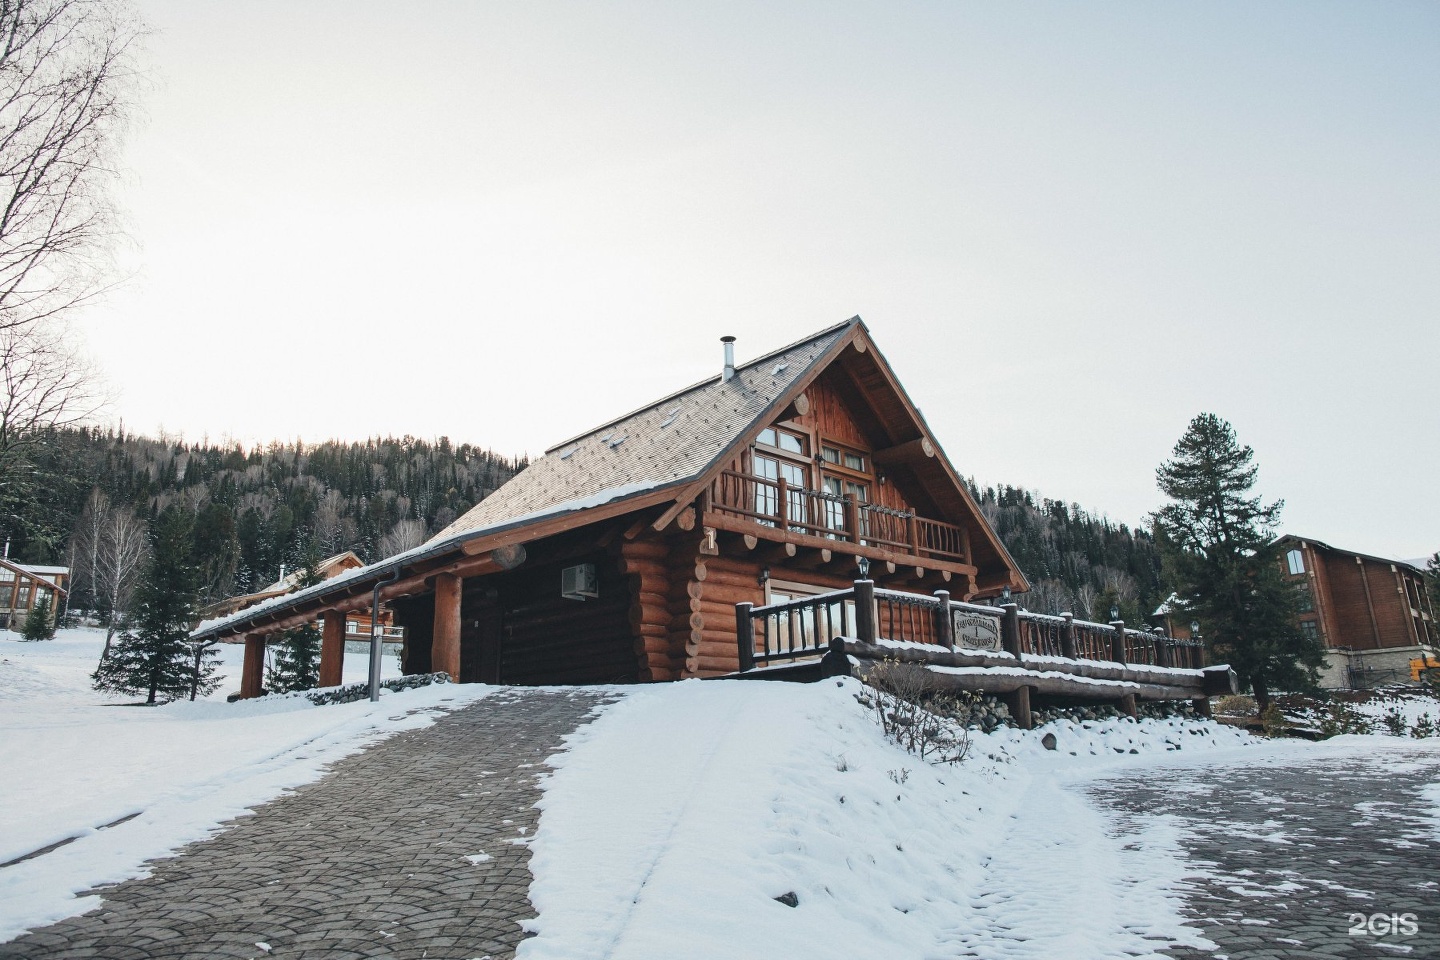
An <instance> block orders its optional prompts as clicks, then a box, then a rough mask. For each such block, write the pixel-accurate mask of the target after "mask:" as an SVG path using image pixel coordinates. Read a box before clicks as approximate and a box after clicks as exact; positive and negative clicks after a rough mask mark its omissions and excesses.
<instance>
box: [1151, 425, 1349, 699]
mask: <svg viewBox="0 0 1440 960" xmlns="http://www.w3.org/2000/svg"><path fill="white" fill-rule="evenodd" d="M1254 459H1255V452H1254V451H1253V450H1251V449H1250V448H1249V447H1247V446H1242V445H1240V443H1239V442H1238V441H1237V440H1236V438H1235V431H1234V429H1233V428H1232V427H1231V426H1230V424H1228V423H1226V422H1225V421H1224V420H1222V419H1221V418H1220V417H1217V416H1215V415H1214V414H1212V413H1202V414H1200V415H1199V416H1197V417H1196V418H1195V419H1194V420H1192V421H1190V426H1189V427H1188V428H1187V429H1186V431H1185V435H1184V436H1183V437H1181V438H1180V442H1179V443H1177V444H1176V445H1175V449H1174V451H1173V452H1172V455H1171V459H1170V460H1167V461H1166V462H1165V463H1163V464H1161V465H1160V468H1159V469H1158V470H1157V471H1156V479H1157V481H1158V483H1159V486H1160V491H1161V493H1163V494H1165V496H1167V497H1169V498H1170V501H1171V502H1170V503H1169V504H1168V505H1167V506H1165V507H1164V508H1162V509H1161V510H1160V511H1159V512H1158V513H1156V514H1155V515H1154V517H1153V519H1154V521H1155V527H1156V533H1157V536H1158V540H1159V544H1160V549H1161V555H1162V557H1163V561H1164V566H1165V572H1166V574H1167V575H1168V577H1169V579H1170V580H1171V582H1173V583H1174V584H1175V588H1176V590H1175V592H1176V593H1177V594H1178V596H1179V598H1180V600H1181V602H1182V603H1183V604H1184V605H1185V609H1186V611H1187V612H1188V613H1189V614H1190V615H1191V616H1193V617H1194V618H1195V619H1197V620H1199V621H1200V625H1201V633H1202V635H1203V636H1204V637H1205V639H1206V641H1207V643H1208V644H1209V646H1210V648H1211V649H1212V651H1213V652H1214V654H1215V655H1216V656H1217V657H1220V658H1223V659H1225V660H1227V661H1228V662H1229V663H1230V665H1231V666H1232V667H1233V668H1234V669H1235V672H1236V673H1237V674H1238V675H1239V676H1240V677H1241V679H1242V680H1243V681H1244V682H1246V683H1248V684H1249V685H1250V687H1251V688H1252V689H1253V690H1254V691H1255V699H1256V701H1257V703H1258V705H1259V708H1260V710H1261V711H1262V712H1263V711H1264V710H1265V708H1266V707H1268V706H1269V703H1270V691H1271V690H1272V689H1281V688H1304V687H1309V686H1313V685H1314V682H1315V671H1316V668H1318V667H1319V666H1320V665H1321V664H1322V663H1323V662H1324V655H1325V651H1324V647H1323V646H1322V645H1321V642H1320V640H1319V639H1318V638H1307V637H1306V636H1305V635H1304V634H1303V633H1301V632H1300V630H1299V628H1298V627H1297V626H1296V619H1295V618H1296V613H1297V611H1298V602H1299V594H1298V592H1297V591H1296V589H1295V587H1294V586H1292V585H1291V584H1290V583H1288V582H1287V581H1286V580H1285V579H1284V576H1283V573H1282V568H1281V561H1280V554H1279V547H1278V545H1277V544H1276V542H1275V527H1276V524H1277V523H1278V522H1279V518H1280V510H1281V508H1282V507H1283V506H1284V501H1283V500H1277V501H1275V502H1274V503H1272V504H1270V505H1268V506H1266V505H1264V504H1262V503H1261V499H1260V497H1259V496H1252V495H1251V490H1252V489H1253V487H1254V486H1255V478H1256V475H1257V473H1258V472H1259V468H1258V467H1257V466H1256V465H1255V463H1254Z"/></svg>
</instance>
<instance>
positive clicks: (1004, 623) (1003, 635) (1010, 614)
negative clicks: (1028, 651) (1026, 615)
mask: <svg viewBox="0 0 1440 960" xmlns="http://www.w3.org/2000/svg"><path fill="white" fill-rule="evenodd" d="M1000 609H1001V610H1004V611H1005V615H1004V616H1003V617H1001V618H1000V639H1001V642H1002V643H1003V644H1004V646H1005V652H1006V653H1008V654H1010V655H1011V656H1013V657H1014V658H1015V659H1016V660H1019V659H1020V605H1019V604H1018V603H1004V604H1001V605H1000Z"/></svg>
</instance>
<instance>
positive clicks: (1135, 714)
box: [1119, 693, 1140, 720]
mask: <svg viewBox="0 0 1440 960" xmlns="http://www.w3.org/2000/svg"><path fill="white" fill-rule="evenodd" d="M1119 706H1120V712H1121V713H1123V714H1125V715H1126V716H1128V717H1129V718H1130V719H1131V720H1139V719H1140V708H1139V706H1138V705H1136V703H1135V694H1133V693H1127V694H1125V696H1123V697H1121V698H1120V704H1119Z"/></svg>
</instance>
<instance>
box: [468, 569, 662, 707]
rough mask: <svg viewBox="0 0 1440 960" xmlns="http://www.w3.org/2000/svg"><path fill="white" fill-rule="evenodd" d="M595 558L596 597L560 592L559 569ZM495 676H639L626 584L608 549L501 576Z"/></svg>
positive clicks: (513, 679)
mask: <svg viewBox="0 0 1440 960" xmlns="http://www.w3.org/2000/svg"><path fill="white" fill-rule="evenodd" d="M576 563H593V564H595V570H596V574H597V575H598V578H599V586H600V597H599V599H596V600H567V599H565V598H564V597H562V596H560V571H561V568H563V567H567V566H570V565H572V564H576ZM495 579H496V580H497V581H499V582H498V583H497V584H496V587H497V589H498V592H499V599H500V604H501V606H502V614H501V616H502V626H501V640H500V679H501V681H502V682H504V683H514V684H522V685H523V684H542V683H629V682H634V681H636V680H639V679H640V676H639V673H640V670H639V665H638V662H637V660H636V656H635V649H634V646H635V641H634V637H633V635H632V634H631V631H630V621H629V610H630V589H629V585H628V584H627V583H626V582H625V574H622V573H621V572H620V569H619V565H618V563H617V562H616V560H615V558H614V557H613V556H612V555H611V554H610V553H608V552H601V553H594V554H587V555H585V556H581V557H576V558H574V559H567V560H564V561H557V562H554V563H548V564H543V565H539V566H536V567H534V568H531V569H527V568H524V567H522V568H520V569H518V570H514V571H512V572H510V573H506V574H502V575H499V576H497V577H496V578H495Z"/></svg>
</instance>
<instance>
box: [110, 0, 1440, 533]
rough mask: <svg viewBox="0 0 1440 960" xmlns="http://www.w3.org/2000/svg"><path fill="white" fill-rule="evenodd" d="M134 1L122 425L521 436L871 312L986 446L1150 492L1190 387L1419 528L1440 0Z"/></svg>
mask: <svg viewBox="0 0 1440 960" xmlns="http://www.w3.org/2000/svg"><path fill="white" fill-rule="evenodd" d="M140 7H141V10H142V12H143V13H144V15H145V16H146V17H147V18H148V20H149V21H150V23H151V24H152V26H153V28H154V35H153V37H152V38H151V39H150V41H149V54H148V63H149V66H150V69H151V72H152V75H153V79H154V84H153V89H151V90H149V91H148V92H147V93H146V94H145V97H144V102H145V116H144V117H143V118H142V121H141V123H140V124H139V125H138V126H137V128H136V130H135V132H134V133H133V135H132V136H131V138H130V142H129V145H128V148H127V152H126V155H125V157H124V164H123V166H124V168H125V170H126V176H127V183H126V186H125V189H124V190H123V192H122V197H121V199H122V202H123V203H124V205H125V207H126V208H127V210H128V216H129V223H130V227H131V233H132V234H133V237H134V240H135V244H134V248H133V250H131V251H129V252H127V253H126V254H125V265H126V267H127V268H128V269H129V270H131V271H133V272H134V279H133V280H132V281H131V282H130V283H129V285H128V286H127V287H125V288H124V289H123V290H122V291H121V292H120V293H118V294H116V295H115V296H114V297H112V298H111V300H110V301H109V303H108V304H106V305H105V306H103V307H100V308H96V309H94V310H93V311H92V312H91V313H90V314H89V315H88V316H87V317H86V318H85V320H84V326H85V328H86V329H85V332H86V334H87V337H88V340H89V343H90V345H91V349H92V350H93V351H94V353H95V354H96V355H97V356H98V357H99V359H100V360H101V362H102V363H103V364H104V367H105V369H106V371H107V373H108V375H109V377H110V379H111V380H112V382H113V384H114V386H115V388H116V390H117V392H118V395H119V396H118V400H117V403H116V405H115V407H114V413H115V415H116V417H117V418H120V417H123V419H124V421H125V424H126V426H127V428H129V429H132V430H136V431H142V432H153V431H156V430H159V429H160V428H162V427H163V428H164V429H165V430H167V431H169V432H170V433H172V434H183V435H184V437H185V438H187V439H190V440H198V439H200V438H201V437H203V436H207V435H208V437H209V438H210V439H212V440H214V439H219V438H222V437H226V436H230V437H234V438H237V439H241V440H245V441H255V440H266V439H270V438H286V439H290V438H295V437H301V438H305V439H307V440H316V439H323V438H329V437H341V438H363V437H365V436H368V435H375V434H387V433H389V434H404V433H409V434H414V435H417V436H426V437H433V436H438V435H442V434H444V435H448V436H449V437H450V438H451V439H452V440H455V441H469V442H472V443H478V444H481V445H485V446H489V447H493V448H494V449H496V450H499V451H502V452H505V453H516V454H518V453H522V452H528V453H531V454H536V453H539V452H540V451H542V450H543V449H544V448H545V447H547V446H549V445H551V444H553V443H555V442H557V441H559V440H563V439H564V438H565V437H567V436H569V435H571V434H573V433H577V432H579V431H581V430H583V429H585V428H587V427H589V426H592V425H594V424H595V423H597V422H599V421H601V420H603V419H605V418H608V417H610V416H612V415H615V414H618V413H622V412H624V411H626V410H628V409H630V408H632V407H636V406H639V405H641V404H644V403H646V402H648V401H650V400H652V399H655V398H657V397H658V396H660V395H661V394H662V393H664V392H667V391H669V390H672V389H675V388H678V387H680V386H684V385H686V384H688V383H690V382H692V381H694V380H697V379H699V378H701V377H703V376H706V375H708V374H710V373H712V372H714V371H715V370H716V369H717V368H718V366H719V363H720V348H719V345H718V343H717V339H718V338H719V337H720V336H721V335H722V334H734V335H736V336H738V337H739V343H738V353H739V356H740V358H741V359H742V360H743V359H746V358H748V357H751V356H754V355H757V354H759V353H762V352H766V351H769V350H771V349H773V348H775V347H778V346H780V345H782V344H784V343H787V342H789V341H791V340H795V339H798V338H800V337H802V336H805V335H807V334H809V333H811V332H813V331H815V330H818V329H820V328H822V327H826V326H829V325H831V324H834V323H837V322H839V321H841V320H844V319H846V318H848V317H850V316H852V315H855V314H857V313H858V314H860V315H861V316H862V317H864V318H865V320H866V322H867V323H868V324H869V326H870V328H871V330H872V332H873V333H874V336H875V338H876V340H877V341H878V343H879V344H880V346H881V349H882V350H883V351H884V352H885V354H886V355H887V356H888V358H889V359H890V362H891V363H892V365H893V366H894V367H895V369H896V371H897V373H898V374H899V376H900V377H901V379H902V381H903V382H904V383H905V385H906V387H907V388H908V389H909V391H910V393H911V395H912V396H913V398H914V399H915V401H916V402H917V403H918V404H919V405H920V406H921V408H922V409H923V410H924V412H925V414H926V416H927V417H928V419H929V421H930V424H931V426H932V428H933V429H934V431H935V433H936V434H937V436H938V439H939V440H940V441H941V443H942V444H943V445H944V446H945V448H946V450H947V451H948V452H949V454H950V456H951V458H952V459H953V460H954V461H955V463H956V465H957V466H958V467H959V468H960V470H961V471H962V472H964V473H967V474H972V475H973V476H975V477H976V478H977V479H978V480H980V481H981V482H1008V483H1013V484H1018V485H1023V486H1027V487H1032V488H1034V489H1037V490H1039V491H1041V492H1042V493H1044V494H1046V495H1048V496H1051V497H1058V498H1064V499H1067V500H1071V501H1075V502H1078V503H1080V504H1081V505H1083V506H1085V507H1086V508H1088V509H1091V510H1094V511H1097V512H1105V513H1108V514H1109V515H1110V516H1111V517H1113V518H1115V519H1116V520H1119V521H1123V522H1126V523H1134V522H1136V521H1139V520H1140V519H1141V518H1142V517H1143V515H1144V514H1145V513H1146V512H1147V511H1149V510H1152V509H1154V508H1155V507H1157V506H1158V505H1159V500H1160V498H1159V494H1158V493H1157V492H1156V490H1155V483H1154V470H1155V467H1156V465H1157V464H1159V463H1160V461H1161V460H1163V459H1164V458H1165V457H1166V456H1167V455H1168V454H1169V452H1170V449H1171V447H1172V446H1173V445H1174V443H1175V441H1176V440H1177V439H1178V438H1179V437H1180V435H1181V433H1182V432H1183V431H1184V429H1185V426H1186V424H1187V422H1188V421H1189V420H1190V418H1191V417H1193V416H1194V415H1195V414H1196V413H1198V412H1200V411H1202V410H1207V411H1213V412H1215V413H1217V414H1219V415H1221V416H1223V417H1225V418H1227V419H1228V420H1230V421H1231V422H1232V423H1233V424H1234V425H1235V427H1236V429H1237V431H1238V433H1239V436H1240V438H1241V440H1242V441H1243V442H1245V443H1248V444H1250V445H1252V446H1253V447H1254V448H1255V450H1256V454H1257V458H1258V461H1259V463H1260V466H1261V475H1260V476H1261V489H1262V492H1263V493H1264V494H1265V495H1266V496H1267V497H1284V498H1285V499H1286V501H1287V507H1286V511H1285V521H1286V522H1285V529H1286V530H1288V531H1289V532H1293V533H1296V534H1300V535H1304V536H1309V537H1314V538H1317V539H1320V540H1325V541H1328V542H1331V543H1334V544H1336V545H1338V546H1342V547H1347V548H1352V549H1356V550H1361V551H1366V552H1373V553H1379V554H1382V555H1387V556H1395V557H1400V558H1411V557H1419V556H1421V555H1423V554H1428V553H1430V552H1432V551H1434V550H1436V549H1437V548H1440V510H1437V509H1436V508H1435V500H1436V496H1435V495H1436V492H1437V482H1436V478H1437V476H1440V404H1437V393H1440V391H1437V389H1436V387H1437V383H1440V377H1437V356H1440V333H1437V325H1436V305H1437V303H1440V296H1437V295H1440V169H1437V157H1440V4H1435V3H1433V2H1428V0H1427V2H1417V3H1393V2H1392V3H1371V2H1365V3H1322V2H1316V0H1306V2H1303V3H1289V4H1287V3H1266V4H1254V3H1249V2H1246V3H1206V4H1183V5H1182V4H1176V3H1151V2H1144V3H1120V2H1112V3H1105V4H1075V3H1070V2H1065V3H1054V4H1051V3H959V2H953V3H889V4H882V3H874V4H847V3H837V2H829V0H827V2H824V3H813V4H805V3H783V4H776V3H770V2H767V3H756V4H746V3H735V2H730V3H716V4H700V3H693V2H687V3H655V4H639V3H615V2H612V3H604V4H599V3H596V4H563V5H562V4H541V3H523V4H522V3H509V4H498V3H496V4H481V3H473V2H451V3H443V2H429V3H425V4H413V5H397V4H395V3H393V2H385V3H362V2H354V0H346V2H343V3H341V2H334V3H318V2H312V3H305V4H297V3H291V2H273V3H255V2H240V0H236V2H232V3H223V4H220V3H196V2H194V0H187V2H180V0H141V2H140Z"/></svg>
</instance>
